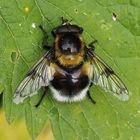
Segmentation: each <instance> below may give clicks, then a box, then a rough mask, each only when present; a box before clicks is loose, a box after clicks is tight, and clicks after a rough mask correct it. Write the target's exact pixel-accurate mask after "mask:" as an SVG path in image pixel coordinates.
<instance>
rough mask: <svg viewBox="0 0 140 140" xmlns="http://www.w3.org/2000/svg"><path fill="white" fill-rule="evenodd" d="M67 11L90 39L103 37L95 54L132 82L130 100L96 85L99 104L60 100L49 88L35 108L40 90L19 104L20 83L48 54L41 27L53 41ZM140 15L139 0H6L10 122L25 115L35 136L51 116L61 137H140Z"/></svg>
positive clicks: (3, 49) (0, 24)
mask: <svg viewBox="0 0 140 140" xmlns="http://www.w3.org/2000/svg"><path fill="white" fill-rule="evenodd" d="M113 13H114V14H115V15H116V17H113ZM62 16H63V17H65V18H68V19H69V20H71V19H72V23H75V24H77V25H80V26H82V27H83V28H84V33H83V37H84V40H85V42H86V43H87V44H88V43H89V42H91V41H92V40H93V39H97V40H98V43H97V45H96V53H97V54H98V55H99V56H100V57H101V58H103V59H104V61H105V62H106V63H108V64H109V65H110V66H111V67H112V68H113V69H114V70H115V72H116V73H117V74H118V75H119V77H120V78H121V79H122V80H123V81H124V82H125V84H126V85H127V87H128V89H129V91H130V100H129V101H128V102H122V101H119V100H118V99H116V98H115V97H114V96H112V95H111V94H106V93H105V92H104V91H103V90H102V89H100V88H99V87H96V86H93V87H92V88H91V90H90V91H91V95H92V97H93V98H94V100H95V101H97V103H96V105H93V104H91V102H90V101H89V100H88V99H85V100H83V101H82V102H80V103H59V102H57V101H55V100H54V99H53V98H52V96H51V93H50V94H49V95H48V96H47V97H45V99H44V100H43V102H42V104H41V105H40V106H39V108H35V104H36V103H37V101H38V100H39V99H40V97H41V95H42V92H41V91H40V93H39V94H38V95H36V96H34V97H31V98H28V99H27V100H26V101H25V102H24V103H22V104H20V105H15V104H14V103H13V101H12V99H13V94H14V91H15V89H16V87H17V85H18V84H19V82H20V81H21V80H22V79H23V77H24V75H25V74H26V72H27V71H28V70H29V68H30V67H31V66H32V65H33V64H34V63H35V62H37V60H38V59H39V58H40V57H41V56H42V55H43V54H44V50H43V49H42V48H41V47H40V46H41V42H42V40H43V34H42V32H41V31H40V29H39V28H38V26H39V25H40V24H43V25H44V27H45V29H46V30H47V32H48V35H49V39H48V42H49V44H50V45H52V44H53V38H52V36H51V30H52V29H53V28H54V27H56V26H58V25H60V23H61V21H60V17H62ZM114 18H116V19H114ZM139 19H140V1H139V0H131V1H128V0H114V1H112V0H101V1H97V0H69V1H58V0H24V1H22V0H18V1H16V0H11V1H8V0H1V1H0V35H1V37H0V93H1V92H3V93H4V97H3V107H4V109H5V114H6V118H7V120H8V122H9V123H11V122H12V121H14V120H16V119H17V118H18V117H19V116H24V117H25V119H26V123H27V129H28V130H29V133H30V134H31V136H32V138H33V139H35V138H36V137H37V136H38V135H39V133H40V131H41V130H42V129H43V127H44V126H45V124H46V122H47V119H49V120H50V122H51V126H52V130H53V134H54V137H55V139H56V140H65V139H67V140H91V139H94V140H100V139H104V140H111V139H119V140H124V139H139V138H140V108H139V106H140V101H139V94H140V86H139V83H140V74H139V70H140V49H139V44H140V20H139Z"/></svg>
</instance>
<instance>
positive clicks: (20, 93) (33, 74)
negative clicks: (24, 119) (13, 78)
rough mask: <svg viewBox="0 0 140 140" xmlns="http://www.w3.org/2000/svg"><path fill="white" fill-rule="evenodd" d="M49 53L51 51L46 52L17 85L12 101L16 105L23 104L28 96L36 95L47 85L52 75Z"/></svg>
mask: <svg viewBox="0 0 140 140" xmlns="http://www.w3.org/2000/svg"><path fill="white" fill-rule="evenodd" d="M51 53H52V52H51V51H49V52H47V53H46V54H45V55H44V56H43V57H42V58H41V59H40V60H39V61H38V62H37V64H36V65H35V66H34V67H33V68H32V69H31V70H30V71H29V72H28V73H27V75H26V77H25V78H24V80H23V81H22V82H21V83H20V84H19V86H18V87H17V89H16V91H15V94H14V99H13V101H14V102H15V103H16V104H18V103H20V102H23V100H24V99H25V98H27V97H28V96H32V95H35V94H37V90H39V89H40V88H41V87H46V86H48V85H49V82H50V81H51V80H52V79H53V74H54V69H53V68H52V67H51V66H50V64H49V63H50V62H49V61H50V60H49V58H50V55H51Z"/></svg>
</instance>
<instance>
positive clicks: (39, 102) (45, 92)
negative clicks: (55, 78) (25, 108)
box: [35, 87, 48, 108]
mask: <svg viewBox="0 0 140 140" xmlns="http://www.w3.org/2000/svg"><path fill="white" fill-rule="evenodd" d="M47 91H48V87H45V91H44V93H43V95H42V96H41V98H40V99H39V101H38V103H37V104H36V105H35V107H36V108H37V107H38V106H39V105H40V104H41V102H42V100H43V98H44V97H45V95H46V94H47Z"/></svg>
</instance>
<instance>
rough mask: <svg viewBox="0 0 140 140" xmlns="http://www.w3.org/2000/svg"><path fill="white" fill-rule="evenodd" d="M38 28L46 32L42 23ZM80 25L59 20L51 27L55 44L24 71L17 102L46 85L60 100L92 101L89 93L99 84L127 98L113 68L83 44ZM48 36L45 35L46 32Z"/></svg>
mask: <svg viewBox="0 0 140 140" xmlns="http://www.w3.org/2000/svg"><path fill="white" fill-rule="evenodd" d="M40 27H41V30H42V31H43V32H44V33H45V34H46V32H45V30H44V29H43V27H42V26H40ZM82 33H83V28H82V27H80V26H78V25H74V24H71V23H70V22H68V21H66V20H64V19H63V20H62V24H61V25H60V26H58V27H56V28H54V29H53V30H52V35H53V36H54V45H53V46H52V47H51V48H50V49H49V50H48V51H47V52H46V53H45V55H44V56H43V57H42V58H41V59H40V60H39V61H38V62H37V63H36V64H35V65H34V66H33V68H32V69H31V70H30V71H29V72H28V73H27V74H26V77H25V78H24V79H23V81H22V82H21V83H20V84H19V86H18V87H17V89H16V91H15V94H14V102H15V103H16V104H18V103H20V102H23V100H24V99H25V98H27V97H29V96H32V95H35V94H37V91H38V90H39V89H40V88H44V94H43V96H42V97H41V99H40V100H39V102H38V104H37V105H36V106H38V105H39V104H40V103H41V101H42V99H43V97H44V96H45V95H47V92H48V88H49V89H50V90H51V92H52V95H53V97H54V98H55V99H56V100H58V101H61V102H76V101H80V100H82V99H84V98H85V97H86V96H87V97H88V98H89V99H90V100H91V101H92V103H95V101H94V100H93V98H92V97H91V95H90V92H89V89H90V87H91V86H94V85H98V86H100V87H101V88H103V89H104V90H105V91H106V92H111V93H113V95H115V96H116V97H118V98H119V99H121V100H128V99H129V93H128V90H127V88H126V86H125V85H124V83H123V82H122V80H121V79H120V78H119V77H118V76H117V75H116V74H115V73H114V71H113V70H112V69H111V68H110V67H109V66H108V65H107V64H106V63H105V62H103V60H102V59H101V58H100V57H99V56H98V55H97V54H96V53H95V52H94V50H93V49H92V47H91V46H93V44H94V42H95V41H94V42H92V43H90V44H89V45H86V44H85V42H84V40H83V38H82ZM46 39H47V35H46Z"/></svg>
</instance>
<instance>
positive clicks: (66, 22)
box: [61, 17, 72, 25]
mask: <svg viewBox="0 0 140 140" xmlns="http://www.w3.org/2000/svg"><path fill="white" fill-rule="evenodd" d="M61 21H62V25H63V24H70V22H71V21H72V19H71V20H68V19H66V18H64V17H61Z"/></svg>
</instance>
